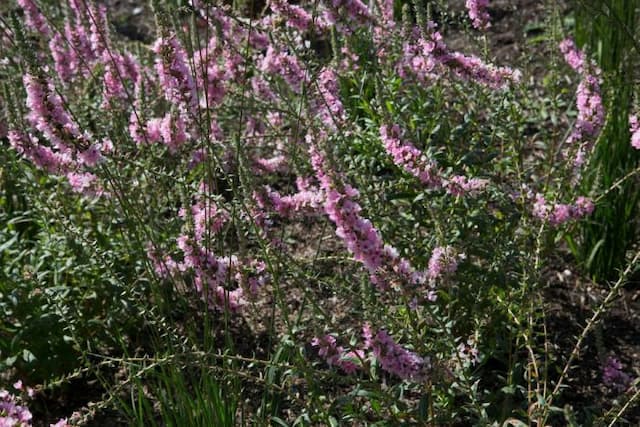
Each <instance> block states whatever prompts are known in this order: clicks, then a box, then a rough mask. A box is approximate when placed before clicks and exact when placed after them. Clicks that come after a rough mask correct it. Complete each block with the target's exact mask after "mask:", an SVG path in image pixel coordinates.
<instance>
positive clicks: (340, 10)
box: [323, 0, 374, 34]
mask: <svg viewBox="0 0 640 427" xmlns="http://www.w3.org/2000/svg"><path fill="white" fill-rule="evenodd" d="M325 7H326V8H325V10H324V14H323V20H324V22H326V24H325V26H331V25H334V26H335V27H336V28H337V30H338V31H340V32H341V33H343V34H350V33H351V31H352V29H353V28H354V27H356V28H357V27H361V26H363V25H365V24H367V23H369V22H373V20H374V18H373V15H372V14H371V11H370V10H369V8H368V7H367V6H366V5H365V4H364V3H363V2H362V1H360V0H329V1H327V2H326V3H325Z"/></svg>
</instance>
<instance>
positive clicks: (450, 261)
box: [428, 246, 458, 280]
mask: <svg viewBox="0 0 640 427" xmlns="http://www.w3.org/2000/svg"><path fill="white" fill-rule="evenodd" d="M457 269H458V256H457V255H456V253H455V252H454V250H453V248H452V247H450V246H438V247H436V248H435V249H434V250H433V252H432V253H431V258H430V259H429V274H428V276H429V279H431V280H435V279H437V278H438V277H440V276H442V275H443V274H449V273H453V272H455V271H456V270H457Z"/></svg>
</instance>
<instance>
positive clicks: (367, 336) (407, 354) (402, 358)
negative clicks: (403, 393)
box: [311, 323, 431, 382]
mask: <svg viewBox="0 0 640 427" xmlns="http://www.w3.org/2000/svg"><path fill="white" fill-rule="evenodd" d="M362 336H363V338H364V345H363V346H362V348H360V349H355V350H351V351H347V350H345V349H344V348H343V347H342V346H338V345H337V344H336V339H335V337H333V336H331V335H325V336H324V337H315V338H313V340H312V341H311V345H312V346H314V347H318V354H319V355H320V357H322V358H323V359H324V360H326V362H327V363H328V364H329V365H330V366H336V367H338V368H340V369H342V370H343V371H344V372H346V373H347V374H352V373H354V372H356V371H357V370H359V369H361V368H362V362H364V361H365V360H367V359H369V357H370V356H367V353H366V352H367V350H368V351H369V352H370V353H371V355H372V356H373V357H375V358H376V359H377V360H378V363H379V364H380V367H381V368H382V370H384V371H386V372H388V373H390V374H392V375H395V376H397V377H399V378H401V379H403V380H409V381H415V382H422V381H424V380H425V379H426V378H427V375H428V370H429V369H430V368H431V366H430V360H429V359H428V358H422V357H420V356H418V355H417V354H416V353H414V352H412V351H410V350H407V349H406V348H404V347H402V346H401V345H399V344H397V343H396V342H395V341H394V340H393V338H391V336H389V334H387V332H386V331H384V330H379V331H378V332H377V333H376V335H375V336H373V333H372V331H371V326H370V325H369V324H368V323H365V324H364V325H363V327H362Z"/></svg>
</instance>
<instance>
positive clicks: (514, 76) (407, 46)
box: [396, 22, 521, 89]
mask: <svg viewBox="0 0 640 427" xmlns="http://www.w3.org/2000/svg"><path fill="white" fill-rule="evenodd" d="M426 31H427V32H428V34H427V36H426V37H425V36H424V35H423V32H422V31H420V29H419V28H414V29H413V31H412V33H411V38H410V40H408V41H406V42H405V43H404V44H403V56H402V58H401V59H400V61H399V62H398V64H397V66H396V67H397V69H398V74H399V75H400V76H401V77H403V78H407V77H409V76H414V77H415V78H416V79H417V80H418V81H420V82H422V83H426V82H428V81H429V80H434V79H436V78H438V77H440V76H441V75H442V74H443V73H444V72H445V71H450V72H451V73H452V74H453V75H454V76H456V77H458V78H460V79H462V80H466V81H472V82H475V83H478V84H480V85H483V86H487V87H489V88H492V89H500V88H503V87H506V86H507V85H509V84H511V83H517V82H519V81H520V78H521V73H520V72H519V71H517V70H513V69H512V68H509V67H496V66H494V65H491V64H487V63H485V62H484V61H482V60H481V59H480V58H478V57H477V56H472V55H465V54H463V53H460V52H455V51H450V50H449V49H448V47H447V46H446V44H445V43H444V42H443V39H442V35H441V34H440V33H439V32H438V31H436V24H434V23H433V22H429V23H428V28H427V29H426Z"/></svg>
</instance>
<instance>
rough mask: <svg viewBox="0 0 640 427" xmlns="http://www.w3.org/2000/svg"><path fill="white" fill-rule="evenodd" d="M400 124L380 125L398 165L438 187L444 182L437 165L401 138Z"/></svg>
mask: <svg viewBox="0 0 640 427" xmlns="http://www.w3.org/2000/svg"><path fill="white" fill-rule="evenodd" d="M400 133H401V131H400V126H398V125H393V126H391V127H389V126H387V125H382V126H380V139H381V140H382V143H383V145H384V148H385V149H386V150H387V153H389V155H390V156H391V157H392V158H393V161H394V163H395V164H396V165H398V166H399V167H401V168H403V169H404V170H406V171H407V172H409V173H410V174H411V175H413V176H415V177H416V178H418V179H419V180H420V182H422V183H423V184H425V185H427V186H429V187H434V188H438V187H440V186H441V184H442V180H441V179H440V175H439V171H438V170H437V168H436V165H435V164H434V163H433V162H432V161H430V160H429V159H428V158H427V156H425V155H424V154H423V153H422V151H420V150H419V149H417V148H416V147H415V146H414V145H413V144H411V143H410V142H403V141H402V140H401V139H400Z"/></svg>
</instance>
